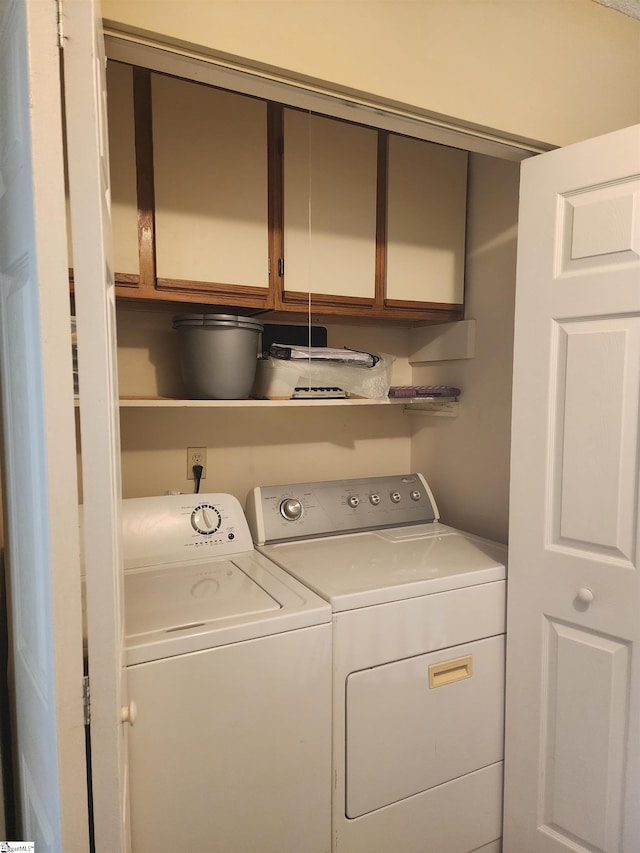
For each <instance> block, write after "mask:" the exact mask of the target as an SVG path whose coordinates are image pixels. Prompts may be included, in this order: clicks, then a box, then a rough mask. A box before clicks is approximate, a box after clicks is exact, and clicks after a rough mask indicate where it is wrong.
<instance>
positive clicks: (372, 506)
mask: <svg viewBox="0 0 640 853" xmlns="http://www.w3.org/2000/svg"><path fill="white" fill-rule="evenodd" d="M246 516H247V520H248V522H249V527H250V528H251V533H252V535H253V541H254V542H255V543H256V545H265V544H268V543H270V542H283V541H287V540H291V539H308V538H310V537H313V536H330V535H333V534H337V533H355V532H360V531H365V530H377V529H380V528H383V527H401V526H406V525H410V524H424V523H429V522H433V521H437V520H438V518H439V516H438V508H437V506H436V502H435V499H434V497H433V494H432V492H431V489H430V488H429V486H428V484H427V481H426V480H425V479H424V477H423V476H422V474H399V475H394V476H390V477H370V478H363V479H355V480H328V481H325V482H317V483H292V484H288V485H281V486H258V487H257V488H255V489H253V491H251V492H250V493H249V495H248V496H247V505H246Z"/></svg>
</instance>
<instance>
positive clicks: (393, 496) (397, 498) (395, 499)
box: [390, 492, 402, 504]
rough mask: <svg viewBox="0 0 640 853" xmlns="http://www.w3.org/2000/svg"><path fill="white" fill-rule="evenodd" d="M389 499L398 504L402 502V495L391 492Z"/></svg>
mask: <svg viewBox="0 0 640 853" xmlns="http://www.w3.org/2000/svg"><path fill="white" fill-rule="evenodd" d="M390 497H391V500H392V501H393V503H394V504H399V503H400V501H401V500H402V495H401V494H400V492H391V495H390Z"/></svg>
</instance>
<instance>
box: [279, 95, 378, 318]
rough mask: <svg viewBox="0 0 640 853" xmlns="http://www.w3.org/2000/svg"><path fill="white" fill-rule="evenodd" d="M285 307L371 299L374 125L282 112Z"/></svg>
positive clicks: (367, 302)
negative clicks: (310, 297) (298, 304)
mask: <svg viewBox="0 0 640 853" xmlns="http://www.w3.org/2000/svg"><path fill="white" fill-rule="evenodd" d="M283 125H284V128H283V135H284V146H283V188H284V204H283V207H284V218H283V225H284V288H283V292H282V301H283V304H284V305H287V304H296V303H300V302H303V301H306V300H307V299H308V294H309V293H311V294H312V304H313V305H315V306H316V307H319V306H323V305H333V306H335V307H336V308H340V307H344V308H347V307H349V306H357V307H366V306H371V305H373V303H374V298H375V271H376V204H377V190H376V187H377V157H378V155H377V147H378V141H377V140H378V134H377V132H376V131H375V130H373V129H372V128H368V127H362V126H359V125H353V124H348V123H347V122H343V121H338V120H336V119H331V118H326V117H324V116H318V115H313V114H310V113H307V112H302V111H298V110H293V109H285V110H284V119H283Z"/></svg>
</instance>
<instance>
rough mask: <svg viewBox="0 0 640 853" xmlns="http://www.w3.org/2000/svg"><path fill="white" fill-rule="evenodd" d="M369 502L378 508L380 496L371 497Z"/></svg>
mask: <svg viewBox="0 0 640 853" xmlns="http://www.w3.org/2000/svg"><path fill="white" fill-rule="evenodd" d="M369 500H370V502H371V503H372V504H373V505H374V506H378V504H379V503H380V495H376V494H373V495H369Z"/></svg>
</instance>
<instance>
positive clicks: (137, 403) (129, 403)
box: [120, 397, 407, 409]
mask: <svg viewBox="0 0 640 853" xmlns="http://www.w3.org/2000/svg"><path fill="white" fill-rule="evenodd" d="M406 404H407V400H406V399H404V400H402V399H396V400H369V399H361V398H357V399H348V400H327V399H324V400H175V399H172V398H168V397H124V398H122V399H121V400H120V408H123V409H273V408H279V407H286V408H295V409H300V408H304V407H307V406H311V407H313V406H316V407H317V406H321V407H326V406H397V405H405V406H406Z"/></svg>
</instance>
